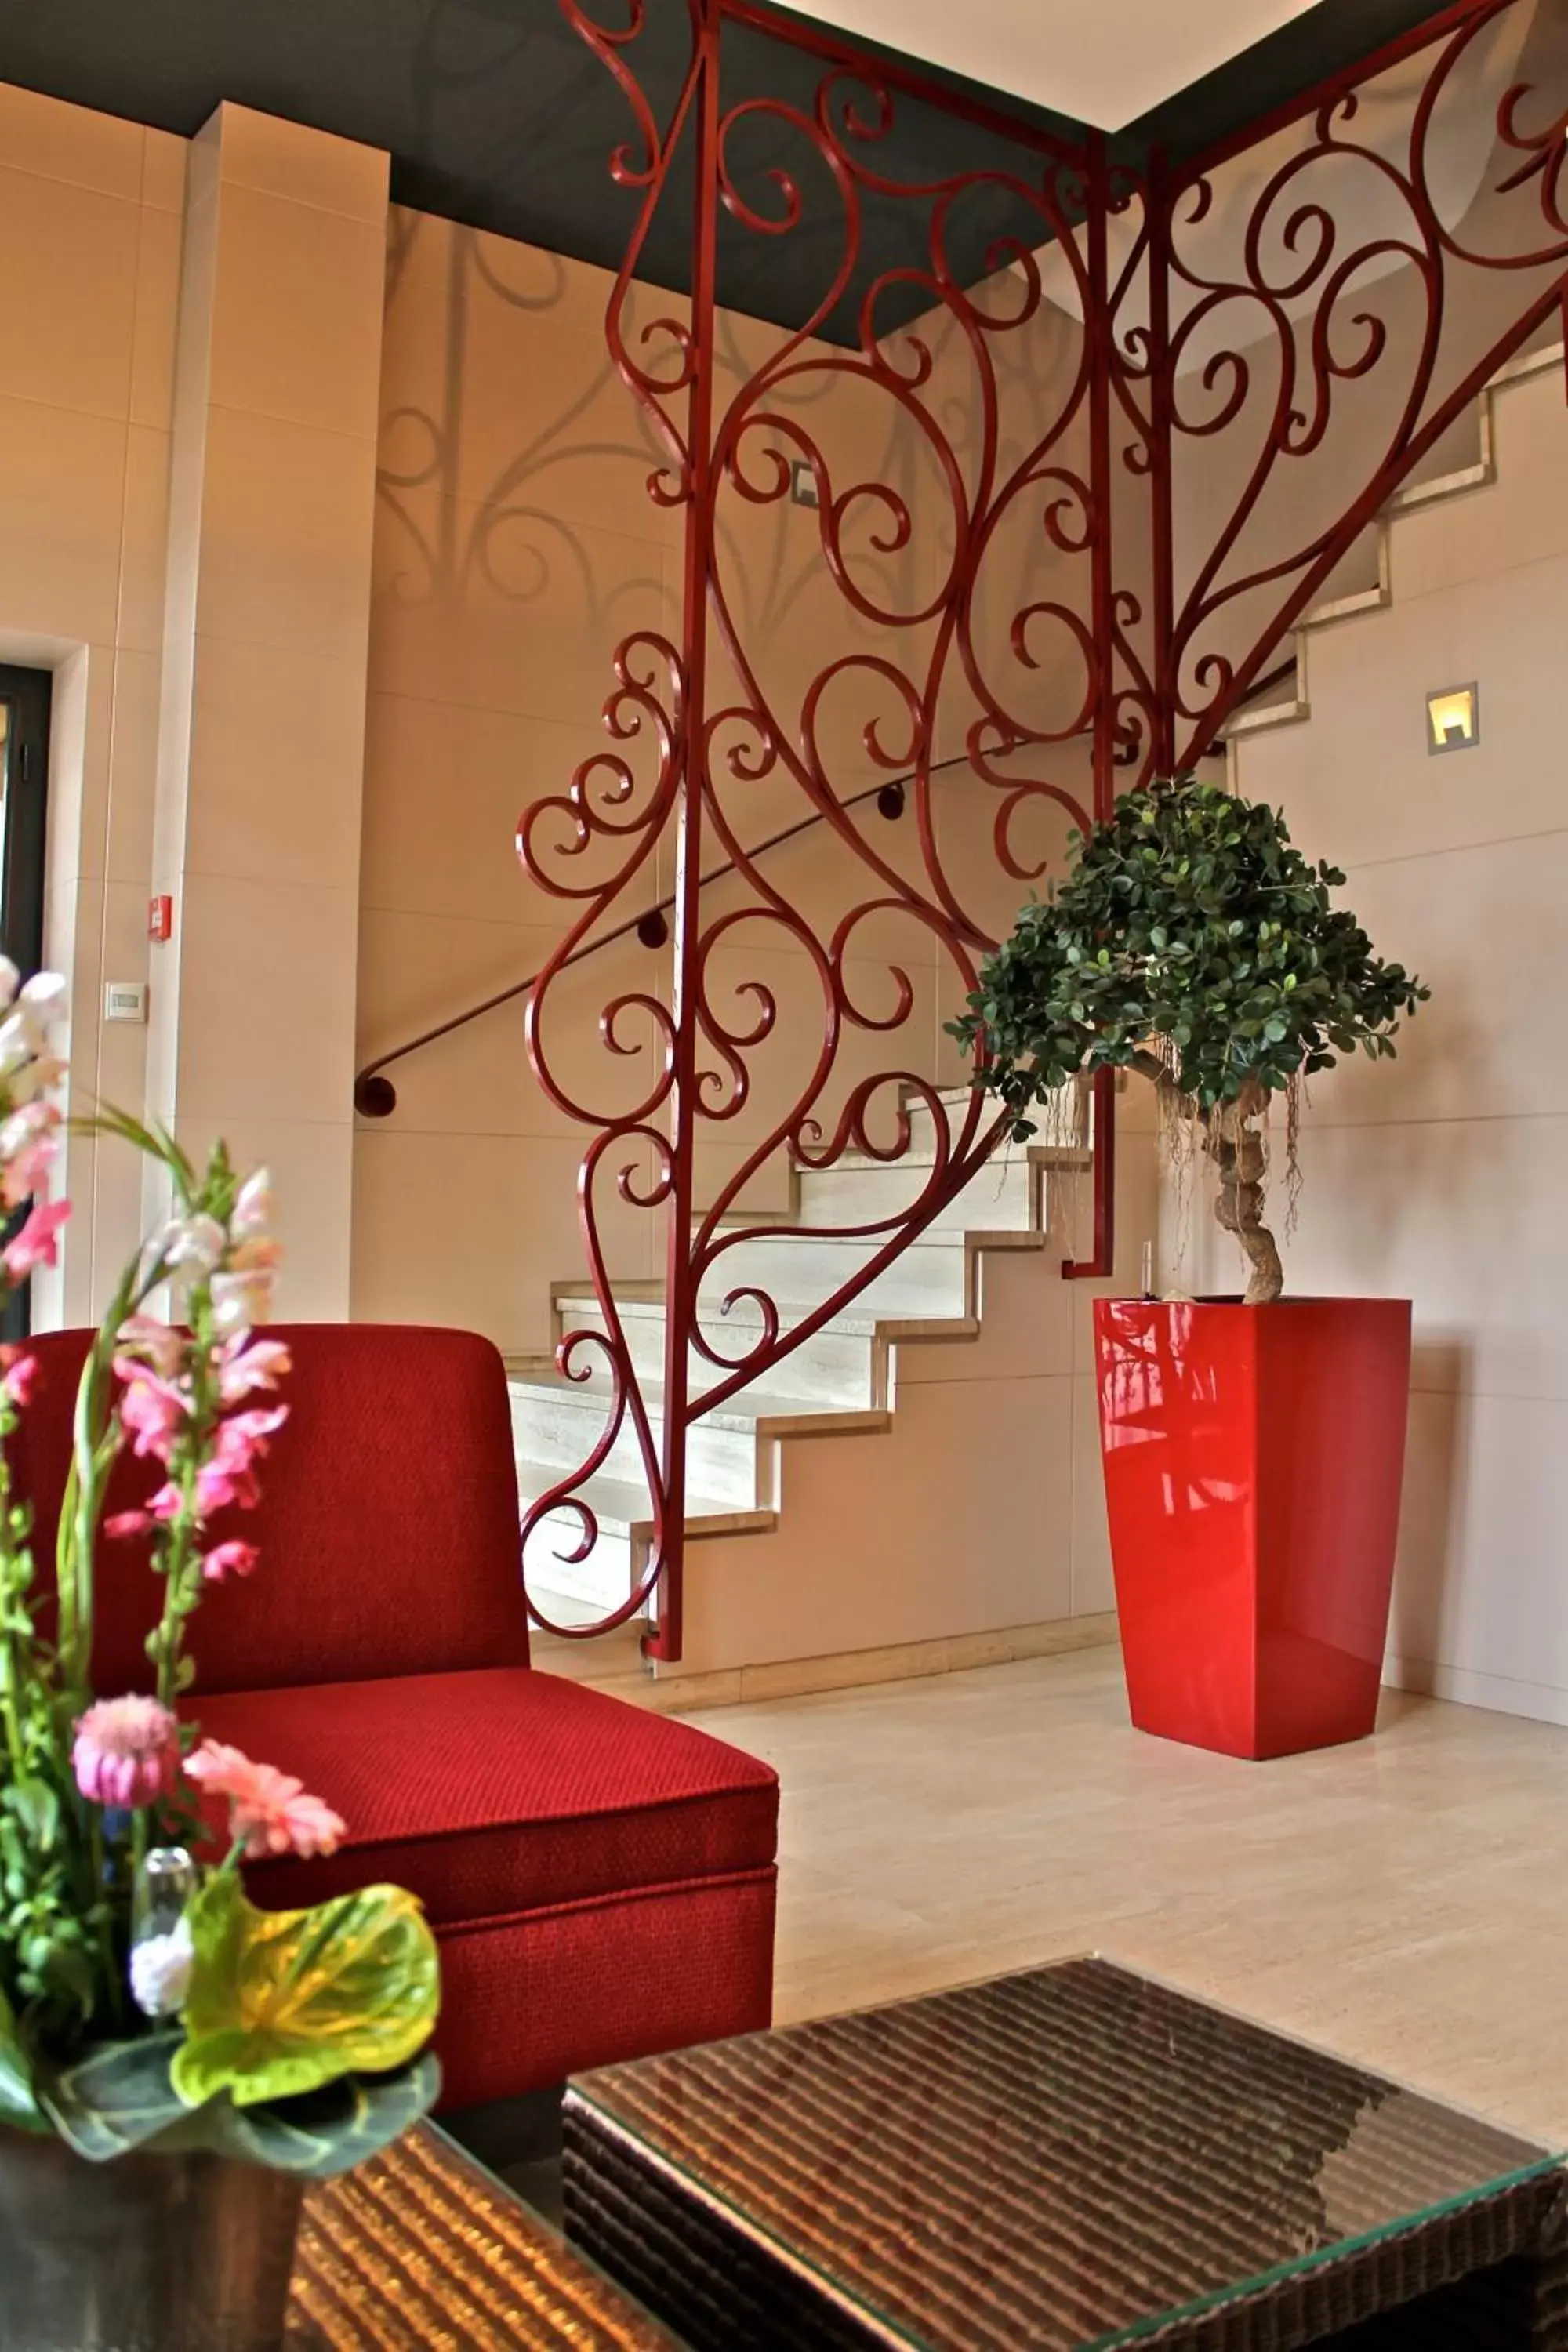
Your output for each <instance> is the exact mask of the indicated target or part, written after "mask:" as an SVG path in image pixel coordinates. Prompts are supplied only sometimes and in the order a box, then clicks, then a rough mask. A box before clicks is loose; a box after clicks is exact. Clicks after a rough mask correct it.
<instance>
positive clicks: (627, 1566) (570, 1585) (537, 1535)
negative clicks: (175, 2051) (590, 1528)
mask: <svg viewBox="0 0 1568 2352" xmlns="http://www.w3.org/2000/svg"><path fill="white" fill-rule="evenodd" d="M581 1540H582V1529H581V1528H580V1526H579V1524H578V1521H577V1517H576V1514H575V1513H574V1512H570V1511H559V1512H555V1513H552V1516H551V1517H549V1518H547V1519H544V1520H542V1521H541V1523H540V1525H539V1526H538V1527H537V1528H535V1529H534V1531H533V1536H532V1538H531V1541H530V1543H529V1547H528V1581H529V1585H530V1587H531V1590H532V1591H535V1592H537V1593H538V1594H539V1595H540V1597H541V1606H542V1608H543V1610H544V1612H545V1614H546V1615H547V1616H548V1615H549V1614H550V1613H551V1611H550V1599H551V1597H552V1596H554V1597H556V1598H558V1599H561V1600H563V1601H576V1602H577V1603H579V1604H580V1605H585V1606H587V1607H588V1608H591V1609H592V1610H593V1611H594V1612H595V1614H596V1615H600V1616H607V1615H608V1614H609V1613H610V1612H611V1611H612V1610H615V1609H618V1608H619V1607H620V1605H621V1603H622V1601H625V1599H626V1595H627V1594H628V1593H629V1592H630V1591H631V1589H632V1547H631V1540H630V1538H628V1537H626V1536H624V1535H611V1534H609V1533H608V1532H607V1531H605V1530H604V1529H601V1530H600V1535H599V1540H598V1542H597V1543H596V1544H595V1546H594V1549H593V1550H592V1551H591V1552H590V1553H589V1554H588V1557H587V1559H584V1560H582V1561H580V1562H579V1563H578V1564H577V1565H576V1566H575V1567H574V1566H571V1565H569V1564H568V1563H567V1562H566V1561H564V1560H561V1559H556V1557H555V1554H556V1552H557V1551H572V1550H574V1549H575V1548H576V1546H577V1545H578V1543H579V1542H580V1541H581Z"/></svg>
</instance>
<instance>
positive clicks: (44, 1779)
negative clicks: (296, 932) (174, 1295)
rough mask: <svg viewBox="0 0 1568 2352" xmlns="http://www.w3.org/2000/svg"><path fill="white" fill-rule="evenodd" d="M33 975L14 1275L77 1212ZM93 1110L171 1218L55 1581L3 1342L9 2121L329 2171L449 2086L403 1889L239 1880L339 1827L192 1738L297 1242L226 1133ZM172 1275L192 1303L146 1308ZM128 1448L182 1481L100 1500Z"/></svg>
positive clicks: (114, 1342)
mask: <svg viewBox="0 0 1568 2352" xmlns="http://www.w3.org/2000/svg"><path fill="white" fill-rule="evenodd" d="M17 982H18V975H17V974H16V971H15V970H14V968H13V967H11V966H10V965H8V964H5V962H4V961H3V960H0V1013H4V1019H3V1021H0V1202H4V1205H5V1209H6V1210H7V1211H8V1212H9V1213H12V1215H13V1218H14V1217H15V1216H16V1213H18V1212H20V1211H21V1210H22V1209H23V1207H24V1205H25V1204H26V1203H29V1202H30V1203H31V1204H32V1205H31V1206H30V1207H28V1208H27V1211H26V1218H25V1222H23V1223H22V1224H21V1227H20V1230H19V1231H18V1232H17V1233H16V1234H15V1236H14V1238H12V1239H11V1240H9V1241H8V1242H6V1243H5V1244H4V1247H3V1249H0V1295H3V1294H4V1292H5V1291H8V1290H9V1289H11V1288H14V1287H15V1286H16V1285H17V1284H19V1283H21V1282H22V1281H24V1280H25V1279H26V1276H27V1275H28V1274H29V1273H31V1272H32V1271H33V1270H34V1269H35V1268H36V1267H37V1266H39V1265H50V1264H53V1263H54V1262H55V1261H56V1257H57V1252H58V1233H59V1228H60V1226H61V1224H62V1223H64V1221H65V1219H66V1217H67V1216H68V1213H69V1204H68V1202H64V1201H50V1200H48V1199H47V1197H46V1187H47V1179H48V1175H49V1171H50V1169H51V1166H52V1164H53V1162H54V1160H55V1159H56V1156H57V1153H58V1135H59V1129H60V1125H61V1118H60V1113H59V1111H58V1108H57V1107H56V1106H55V1104H54V1102H53V1101H52V1100H51V1098H50V1093H51V1088H52V1087H53V1086H54V1084H55V1082H56V1080H57V1079H58V1076H60V1071H61V1066H60V1065H59V1064H58V1062H57V1061H56V1060H54V1059H53V1057H52V1056H51V1055H50V1053H49V1050H48V1030H49V1027H50V1025H51V1024H52V1023H53V1022H54V1021H55V1020H56V1019H58V1017H59V1015H60V1013H62V1011H63V1009H64V996H65V991H64V984H63V982H60V981H59V980H58V978H57V977H56V976H54V975H52V974H41V975H40V976H39V977H38V978H37V979H35V980H31V981H29V982H27V983H26V986H25V987H20V988H19V987H18V984H17ZM93 1124H94V1126H95V1127H96V1128H97V1129H99V1130H100V1132H107V1133H110V1134H114V1135H118V1136H120V1137H121V1138H122V1139H124V1140H125V1141H126V1142H127V1143H129V1144H131V1145H132V1146H134V1147H135V1148H136V1149H138V1150H141V1151H142V1152H145V1153H147V1154H149V1155H151V1156H152V1157H153V1159H154V1160H157V1161H158V1162H159V1163H160V1164H161V1165H162V1167H163V1169H164V1170H165V1171H167V1174H168V1178H169V1181H170V1182H171V1184H172V1188H173V1195H174V1214H173V1215H172V1216H171V1217H170V1219H169V1220H168V1222H167V1223H165V1224H164V1225H163V1227H162V1229H161V1230H160V1231H158V1232H157V1233H155V1234H153V1236H152V1237H151V1239H149V1240H148V1241H147V1242H146V1243H144V1244H143V1245H142V1249H141V1250H140V1251H139V1253H138V1254H137V1255H136V1257H135V1259H134V1260H133V1261H132V1264H131V1265H129V1266H128V1267H127V1268H126V1270H125V1273H124V1275H123V1276H122V1278H121V1282H120V1285H119V1287H118V1289H117V1291H116V1293H115V1296H114V1298H113V1300H112V1302H111V1304H110V1308H109V1312H108V1314H107V1316H106V1318H105V1319H104V1322H103V1325H102V1328H101V1329H100V1332H99V1334H98V1337H97V1339H96V1342H95V1344H94V1346H93V1348H92V1349H91V1351H90V1353H89V1358H88V1360H87V1364H86V1366H85V1369H84V1370H83V1373H82V1378H81V1383H80V1388H79V1393H78V1397H77V1402H76V1414H75V1423H74V1438H73V1447H72V1461H71V1467H70V1472H69V1476H68V1482H67V1488H66V1493H65V1496H64V1500H63V1503H62V1507H61V1512H60V1520H59V1532H58V1547H57V1555H56V1559H55V1563H54V1576H53V1578H52V1580H47V1579H45V1578H43V1577H41V1576H40V1575H39V1574H38V1573H37V1568H38V1563H37V1562H35V1560H34V1558H33V1553H32V1549H31V1534H32V1524H31V1512H30V1510H29V1508H28V1507H27V1506H26V1504H25V1503H24V1502H22V1501H20V1500H19V1499H18V1498H17V1497H16V1495H15V1493H14V1491H13V1488H12V1484H11V1473H10V1470H9V1468H8V1466H7V1462H6V1448H7V1441H8V1440H9V1439H11V1438H12V1437H13V1436H14V1435H15V1433H16V1430H17V1428H18V1426H19V1424H20V1423H21V1420H22V1417H23V1415H24V1414H25V1413H26V1410H27V1407H28V1402H29V1399H30V1397H31V1395H32V1393H33V1390H34V1387H35V1385H36V1381H37V1361H36V1359H35V1358H34V1357H33V1356H31V1355H29V1354H28V1352H27V1350H26V1346H25V1345H24V1346H22V1347H20V1348H16V1347H13V1348H11V1349H6V1350H5V1351H3V1353H0V2127H3V2126H9V2127H10V2128H11V2130H12V2131H13V2132H16V2133H27V2134H35V2135H40V2136H53V2137H56V2138H58V2139H59V2140H63V2141H64V2142H66V2143H67V2144H68V2147H70V2148H71V2149H73V2150H74V2151H75V2152H76V2154H77V2155H78V2156H79V2157H82V2158H89V2159H90V2160H93V2161H95V2162H100V2161H102V2160H104V2159H106V2158H114V2157H119V2156H123V2155H126V2154H128V2153H130V2152H132V2151H133V2150H152V2151H153V2152H164V2151H167V2152H170V2153H175V2152H184V2151H188V2150H191V2149H205V2150H211V2151H216V2153H218V2154H219V2155H226V2156H228V2157H232V2158H238V2159H240V2160H242V2161H246V2162H248V2163H251V2164H256V2165H262V2166H266V2167H268V2168H274V2169H276V2170H279V2171H283V2172H291V2173H295V2174H298V2175H301V2176H305V2177H321V2176H324V2175H328V2174H331V2173H333V2172H337V2171H341V2170H343V2169H345V2168H348V2167H349V2166H351V2165H353V2164H355V2163H358V2162H359V2161H360V2160H361V2159H362V2158H364V2157H365V2156H367V2155H369V2154H371V2153H373V2152H374V2149H375V2148H377V2147H381V2146H382V2145H384V2143H385V2142H386V2141H387V2140H389V2139H391V2138H393V2137H395V2136H396V2135H397V2134H398V2133H399V2132H401V2131H402V2130H403V2129H404V2128H405V2126H407V2125H408V2124H409V2123H411V2122H412V2121H413V2120H414V2119H415V2118H416V2116H419V2115H420V2114H422V2113H423V2112H424V2111H425V2110H426V2108H427V2107H428V2106H429V2105H430V2104H431V2102H432V2100H433V2099H434V2096H435V2094H436V2090H437V2083H438V2074H437V2067H436V2063H435V2061H434V2059H433V2058H432V2057H430V2056H429V2055H428V2054H427V2053H426V2051H425V2044H426V2042H427V2040H428V2037H429V2034H430V2032H431V2029H432V2026H433V2025H434V2022H435V2019H436V2012H437V2001H438V1971H437V1957H436V1948H435V1943H434V1940H433V1938H432V1937H431V1934H430V1931H429V1928H428V1927H427V1926H426V1922H425V1919H424V1917H423V1915H422V1913H421V1911H420V1908H419V1906H418V1904H417V1903H416V1901H415V1899H414V1898H413V1896H411V1895H407V1894H406V1893H405V1892H404V1891H403V1890H402V1889H400V1888H397V1887H391V1886H373V1887H367V1888H364V1889H363V1890H361V1891H359V1892H358V1893H355V1894H353V1895H344V1896H342V1897H341V1898H339V1899H338V1900H335V1901H332V1902H328V1903H323V1904H320V1905H317V1906H315V1907H314V1908H312V1909H310V1910H307V1911H299V1912H262V1911H259V1910H257V1909H256V1908H255V1907H254V1906H252V1905H251V1904H250V1903H249V1902H248V1901H247V1898H246V1895H245V1891H244V1887H243V1885H242V1883H241V1877H240V1865H241V1864H242V1862H243V1861H244V1860H245V1859H247V1857H260V1856H262V1855H267V1854H279V1853H297V1854H301V1855H311V1854H317V1853H331V1852H332V1850H333V1848H334V1846H335V1845H336V1843H338V1841H339V1840H340V1839H341V1838H342V1836H343V1834H344V1824H343V1822H342V1821H341V1820H340V1819H339V1818H338V1816H337V1815H336V1814H335V1813H334V1812H333V1811H331V1808H330V1807H329V1806H328V1805H327V1804H325V1803H324V1802H323V1801H321V1799H320V1798H319V1797H316V1796H314V1795H311V1794H310V1792H308V1791H307V1790H304V1789H303V1788H301V1786H300V1783H299V1781H298V1780H294V1779H292V1778H290V1777H289V1775H288V1774H286V1773H284V1772H281V1771H279V1770H277V1769H275V1768H274V1767H272V1766H270V1765H268V1764H265V1763H257V1762H253V1761H252V1760H251V1759H249V1758H248V1757H247V1756H244V1755H242V1754H241V1753H240V1752H239V1751H238V1750H237V1749H236V1748H228V1747H224V1746H220V1745H219V1744H217V1743H216V1742H215V1741H213V1740H210V1739H203V1738H202V1737H201V1734H200V1729H199V1726H198V1725H197V1724H196V1723H195V1721H194V1720H193V1717H192V1716H191V1712H190V1706H189V1700H188V1694H189V1692H190V1690H191V1688H192V1685H193V1684H194V1682H195V1664H194V1660H193V1657H192V1655H191V1653H190V1651H189V1649H188V1648H187V1637H188V1634H189V1632H190V1628H191V1624H192V1621H193V1619H194V1618H195V1614H196V1612H197V1611H198V1609H199V1608H200V1605H201V1601H202V1597H203V1595H204V1593H205V1591H207V1589H208V1588H209V1587H210V1586H212V1585H214V1584H217V1583H223V1582H226V1581H227V1580H233V1579H237V1578H245V1577H249V1576H251V1575H253V1574H255V1573H257V1572H258V1570H260V1568H261V1565H262V1564H261V1562H260V1561H259V1559H258V1549H257V1547H256V1546H255V1545H254V1544H251V1543H248V1542H246V1541H244V1540H242V1539H240V1538H233V1537H230V1538H225V1539H223V1540H215V1539H214V1538H213V1537H212V1535H211V1534H210V1532H209V1529H210V1524H211V1522H212V1520H213V1519H214V1517H216V1514H217V1513H219V1512H220V1511H228V1510H234V1509H237V1510H240V1511H245V1510H247V1509H249V1508H252V1507H254V1506H255V1504H256V1503H257V1501H258V1497H259V1491H260V1489H259V1483H258V1476H259V1466H260V1465H261V1464H262V1463H263V1462H264V1461H265V1459H266V1456H267V1453H268V1447H269V1446H270V1444H272V1441H273V1440H274V1438H275V1437H276V1435H277V1433H278V1432H279V1429H280V1428H281V1427H282V1425H283V1423H284V1422H285V1419H286V1417H287V1414H288V1410H289V1408H288V1405H287V1402H285V1401H284V1400H283V1398H282V1396H281V1393H280V1391H281V1390H282V1388H283V1384H284V1382H285V1381H286V1380H287V1377H288V1373H289V1354H288V1349H287V1348H286V1346H284V1345H283V1344H282V1343H281V1342H280V1341H279V1340H278V1339H268V1338H267V1337H265V1336H262V1327H264V1326H265V1325H266V1324H267V1322H268V1318H269V1314H270V1308H271V1301H272V1294H273V1288H274V1284H275V1280H276V1276H277V1269H278V1265H279V1255H280V1253H279V1244H278V1243H277V1242H276V1241H275V1240H274V1239H273V1237H272V1235H271V1233H270V1230H269V1227H270V1220H271V1205H272V1204H271V1198H270V1193H269V1189H268V1180H267V1177H266V1175H265V1173H264V1172H259V1173H257V1174H254V1175H251V1176H249V1177H247V1178H246V1179H245V1180H244V1181H241V1180H240V1178H239V1177H238V1175H237V1173H236V1171H235V1170H234V1169H233V1167H232V1166H231V1164H230V1161H229V1158H228V1154H227V1152H226V1149H225V1147H224V1146H223V1145H222V1144H221V1143H219V1144H218V1145H216V1147H215V1149H214V1150H213V1151H212V1154H211V1156H210V1158H209V1159H208V1160H207V1162H206V1165H205V1168H201V1169H197V1168H196V1167H195V1165H194V1164H193V1163H192V1161H191V1160H190V1159H189V1158H188V1156H187V1155H186V1153H185V1152H184V1150H183V1149H182V1148H181V1146H180V1145H179V1143H178V1142H176V1141H175V1139H174V1137H173V1136H171V1135H169V1134H167V1133H165V1132H163V1131H162V1130H153V1129H149V1128H147V1127H144V1126H143V1125H142V1124H141V1123H140V1122H139V1121H137V1120H135V1119H132V1118H128V1117H127V1116H125V1115H124V1114H122V1113H120V1112H116V1111H106V1112H104V1113H103V1114H101V1115H100V1118H98V1119H97V1120H96V1121H94V1122H93ZM171 1284H172V1285H174V1286H175V1287H176V1288H177V1290H178V1293H179V1295H180V1297H181V1299H182V1303H183V1308H184V1321H183V1323H181V1324H179V1325H175V1324H173V1323H169V1322H165V1321H163V1320H161V1319H159V1318H157V1316H155V1315H154V1314H153V1312H151V1311H150V1310H151V1302H152V1301H153V1297H154V1296H155V1295H156V1294H158V1293H160V1292H161V1291H163V1287H164V1286H166V1285H171ZM125 1446H129V1447H131V1449H132V1451H133V1453H134V1454H137V1455H139V1456H141V1457H142V1459H143V1460H145V1461H150V1462H155V1463H156V1464H157V1465H158V1466H159V1468H160V1469H161V1471H162V1473H163V1483H162V1485H161V1486H158V1487H157V1489H156V1491H155V1492H154V1494H153V1496H152V1498H151V1500H150V1502H149V1503H148V1505H147V1507H146V1508H145V1509H144V1510H139V1511H132V1512H128V1513H122V1514H119V1515H117V1516H110V1517H108V1518H107V1519H106V1518H105V1496H106V1492H107V1488H108V1483H109V1476H110V1470H111V1468H112V1466H113V1464H114V1462H115V1459H116V1457H117V1456H118V1454H120V1452H121V1448H123V1447H125ZM132 1536H142V1537H148V1538H151V1552H152V1561H153V1569H154V1570H155V1572H156V1575H157V1577H158V1579H159V1580H160V1583H161V1587H162V1607H161V1612H160V1614H159V1617H158V1622H157V1623H156V1625H155V1626H154V1627H153V1631H152V1633H151V1634H150V1635H149V1637H148V1641H147V1656H148V1662H149V1673H148V1683H149V1685H150V1686H149V1687H148V1688H147V1689H145V1690H142V1691H136V1692H128V1693H123V1694H119V1693H110V1694H104V1695H100V1694H98V1693H96V1692H95V1691H94V1689H93V1687H92V1632H93V1602H94V1589H95V1580H97V1579H98V1578H99V1577H100V1576H112V1575H113V1573H114V1571H115V1546H116V1544H117V1542H121V1541H123V1539H125V1538H130V1537H132ZM46 1588H47V1590H46ZM50 1600H52V1603H53V1607H52V1612H50V1610H49V1609H48V1607H47V1601H50ZM220 1807H226V1813H227V1831H228V1850H227V1853H226V1857H225V1858H224V1859H222V1860H221V1861H220V1862H217V1863H216V1864H213V1865H211V1866H208V1867H206V1868H204V1867H202V1865H201V1864H199V1863H198V1862H197V1861H195V1859H193V1853H194V1852H199V1851H200V1849H201V1845H202V1841H203V1833H204V1831H203V1825H204V1821H205V1822H210V1820H211V1818H212V1816H213V1814H214V1812H215V1811H216V1809H218V1808H220Z"/></svg>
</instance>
